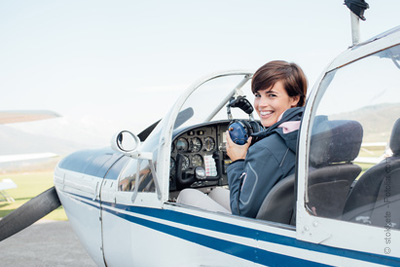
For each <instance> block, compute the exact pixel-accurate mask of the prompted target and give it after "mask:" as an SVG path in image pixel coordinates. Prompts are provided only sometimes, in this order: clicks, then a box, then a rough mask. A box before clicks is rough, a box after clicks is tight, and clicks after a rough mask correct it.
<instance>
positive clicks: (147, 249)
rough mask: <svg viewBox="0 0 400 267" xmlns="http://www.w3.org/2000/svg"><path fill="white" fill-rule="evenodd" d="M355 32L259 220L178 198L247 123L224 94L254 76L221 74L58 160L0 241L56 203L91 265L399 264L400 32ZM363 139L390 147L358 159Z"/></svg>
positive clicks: (221, 179)
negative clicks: (100, 142)
mask: <svg viewBox="0 0 400 267" xmlns="http://www.w3.org/2000/svg"><path fill="white" fill-rule="evenodd" d="M350 2H355V1H346V3H347V4H348V5H349V6H350V7H351V5H350V4H351V3H350ZM359 2H361V4H359V5H356V6H355V7H354V6H353V7H352V8H350V9H351V10H352V12H355V13H356V14H357V13H358V17H359V18H361V19H363V12H364V9H365V8H366V7H365V5H363V3H365V2H364V1H359ZM360 6H361V7H362V6H364V9H361V11H360V10H358V11H357V9H360ZM353 9H354V10H353ZM354 16H355V15H354V14H353V13H352V17H354ZM353 22H355V23H354V24H353V25H354V28H353V29H356V28H357V25H358V19H354V20H353ZM354 32H355V35H356V36H355V37H354V38H353V42H354V43H353V45H352V46H351V47H349V48H348V49H347V50H346V51H344V52H343V53H342V54H341V55H339V56H338V57H337V58H336V59H335V60H334V61H333V62H331V63H330V65H329V66H328V67H327V68H326V69H325V71H323V72H322V75H321V76H320V78H319V81H318V82H317V83H316V84H315V85H314V87H313V89H312V91H311V94H310V95H309V97H308V100H307V104H306V107H305V113H304V115H303V119H302V123H301V127H300V133H299V138H298V154H297V159H296V160H297V164H296V172H295V174H294V175H291V176H288V177H286V178H284V179H283V180H281V181H279V182H278V183H277V184H276V185H275V187H274V188H273V190H271V192H270V193H269V194H268V195H267V196H266V198H265V199H264V202H263V205H262V206H261V208H260V210H259V212H258V214H257V217H256V218H246V217H242V216H237V215H232V214H226V213H221V212H213V211H208V210H205V209H201V208H197V207H192V206H189V205H183V204H180V203H177V202H176V198H177V196H178V195H179V192H180V191H181V190H183V189H185V188H194V189H198V190H201V191H203V192H204V193H208V192H210V191H211V190H212V189H214V188H216V187H227V175H226V167H227V166H228V165H229V163H230V161H229V158H228V156H227V155H226V149H225V142H226V136H225V134H226V130H227V128H228V125H229V124H230V122H231V121H232V119H230V118H234V119H235V120H239V119H240V120H247V121H248V120H252V118H251V117H250V116H249V114H248V113H247V112H245V111H243V110H242V109H241V108H240V107H239V108H234V106H235V105H234V103H237V101H236V100H238V99H244V98H245V99H247V100H249V101H250V102H251V99H252V95H251V93H250V92H251V91H250V89H249V81H250V80H251V78H252V74H253V72H252V71H225V72H220V73H214V74H212V75H209V76H205V77H204V78H203V79H200V80H199V81H197V82H196V83H194V84H193V85H192V86H191V87H189V88H188V89H187V90H186V91H185V92H184V93H183V94H182V95H181V96H180V97H179V99H178V100H177V102H176V104H175V105H174V106H173V108H172V109H171V110H170V111H169V112H168V113H167V114H166V115H165V117H164V118H163V119H162V120H160V121H158V122H156V123H154V124H152V125H151V126H149V127H148V128H147V129H145V130H144V131H143V132H141V133H140V134H138V135H135V134H133V133H131V132H129V131H125V130H124V131H121V132H119V133H117V134H116V135H115V136H114V137H113V138H112V141H111V148H105V149H98V150H84V151H78V152H75V153H73V154H71V155H70V156H67V157H66V158H64V159H63V160H62V161H61V162H60V163H59V164H58V166H57V167H56V169H55V173H54V184H55V187H54V188H51V189H49V190H48V191H46V192H44V193H42V194H41V195H39V196H37V197H36V198H34V199H32V200H31V201H30V202H27V203H26V204H25V205H23V206H22V207H21V208H19V209H17V210H16V211H14V212H13V213H11V214H9V215H8V216H6V217H4V218H3V219H2V220H1V221H0V240H3V239H4V238H7V237H8V236H10V235H12V234H14V233H15V232H18V231H19V230H21V229H23V228H24V227H26V226H28V225H30V224H31V223H33V222H34V221H35V220H37V219H39V218H40V217H41V216H43V215H45V214H47V213H48V212H50V211H51V210H53V209H54V208H56V207H58V206H59V205H60V204H62V205H63V206H64V209H65V212H66V214H67V216H68V218H69V221H70V223H71V225H72V227H73V229H74V231H75V233H76V234H77V236H78V237H79V239H80V241H81V242H82V244H83V245H84V247H85V248H86V249H87V251H88V253H89V255H90V256H91V257H92V258H93V260H94V262H95V263H96V264H97V265H98V266H132V265H134V266H297V265H300V266H400V249H399V247H400V90H399V88H400V79H399V78H398V77H399V73H400V27H397V28H394V29H392V30H389V31H387V32H384V33H382V34H380V35H378V36H375V37H374V38H372V39H369V40H367V41H365V42H361V43H360V42H359V38H358V37H357V31H356V30H354ZM382 88H384V89H385V90H384V94H382V95H381V96H380V97H379V98H376V97H374V96H376V91H377V90H378V89H379V90H380V89H382ZM227 115H228V116H227ZM366 143H380V144H382V143H385V144H386V143H387V144H388V147H389V148H390V150H391V152H390V153H389V154H388V155H387V157H386V158H385V159H383V160H382V161H381V162H379V163H377V164H375V163H367V164H366V163H364V164H360V165H359V164H358V162H357V163H355V159H356V158H357V157H368V155H369V153H365V151H363V150H362V149H361V147H362V144H366ZM383 150H384V149H383Z"/></svg>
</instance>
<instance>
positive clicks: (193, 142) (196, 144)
mask: <svg viewBox="0 0 400 267" xmlns="http://www.w3.org/2000/svg"><path fill="white" fill-rule="evenodd" d="M201 146H202V144H201V140H200V138H198V137H194V138H192V139H190V148H191V151H192V152H199V151H200V150H201Z"/></svg>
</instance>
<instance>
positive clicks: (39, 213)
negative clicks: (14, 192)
mask: <svg viewBox="0 0 400 267" xmlns="http://www.w3.org/2000/svg"><path fill="white" fill-rule="evenodd" d="M60 205H61V202H60V199H59V198H58V195H57V192H56V189H55V187H54V186H53V187H51V188H50V189H48V190H46V191H44V192H43V193H41V194H40V195H38V196H36V197H34V198H32V199H31V200H29V201H28V202H26V203H25V204H24V205H22V206H21V207H19V208H18V209H16V210H14V211H13V212H11V213H10V214H8V215H7V216H5V217H4V218H3V219H2V220H0V241H2V240H4V239H6V238H8V237H10V236H12V235H13V234H16V233H18V232H19V231H21V230H23V229H25V228H26V227H28V226H29V225H31V224H33V223H34V222H36V221H37V220H39V219H40V218H42V217H44V216H45V215H47V214H48V213H50V212H51V211H53V210H54V209H56V208H58V207H59V206H60Z"/></svg>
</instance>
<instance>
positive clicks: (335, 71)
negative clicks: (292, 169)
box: [296, 28, 400, 264]
mask: <svg viewBox="0 0 400 267" xmlns="http://www.w3.org/2000/svg"><path fill="white" fill-rule="evenodd" d="M399 63H400V28H397V29H394V30H392V31H390V32H388V33H386V34H383V35H381V36H378V37H376V38H374V39H372V40H371V41H367V42H365V43H363V44H360V45H357V46H354V47H352V48H350V49H349V50H347V51H345V52H344V53H343V54H342V55H341V56H339V57H338V58H337V59H336V60H335V61H333V62H332V64H331V65H330V66H329V67H328V68H327V71H326V73H325V74H324V75H323V76H322V78H321V81H320V83H318V84H317V85H316V87H315V88H314V90H313V91H312V94H311V95H310V97H309V99H308V103H307V105H306V111H305V115H304V117H303V122H302V126H301V133H300V139H299V140H300V141H299V150H298V155H299V156H298V177H297V178H298V196H297V226H296V227H297V238H298V239H300V240H304V241H308V242H312V243H316V244H322V245H325V246H326V247H325V248H324V249H327V250H329V247H335V248H342V249H347V250H349V251H350V252H349V253H350V257H352V258H355V259H360V260H367V261H372V262H374V261H376V260H377V259H379V261H380V262H382V260H383V262H384V263H387V264H390V263H391V257H399V256H400V251H399V250H398V249H395V248H398V247H399V245H400V243H399V242H400V161H399V157H398V156H396V155H398V153H399V150H400V149H399V147H400V136H399V133H400V130H399V129H398V128H399V127H400V126H399V119H400V79H399V77H400V64H399ZM382 144H384V145H383V146H382ZM374 162H377V163H374ZM377 169H379V170H380V171H376V170H377ZM353 252H354V253H353ZM360 252H362V253H360Z"/></svg>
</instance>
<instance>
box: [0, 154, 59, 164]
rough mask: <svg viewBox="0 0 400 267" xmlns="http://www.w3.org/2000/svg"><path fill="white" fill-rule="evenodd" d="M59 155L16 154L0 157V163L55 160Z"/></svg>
mask: <svg viewBox="0 0 400 267" xmlns="http://www.w3.org/2000/svg"><path fill="white" fill-rule="evenodd" d="M57 156H58V155H57V154H55V153H50V152H47V153H29V154H15V155H0V163H6V162H15V161H24V160H35V159H46V158H54V157H57Z"/></svg>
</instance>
